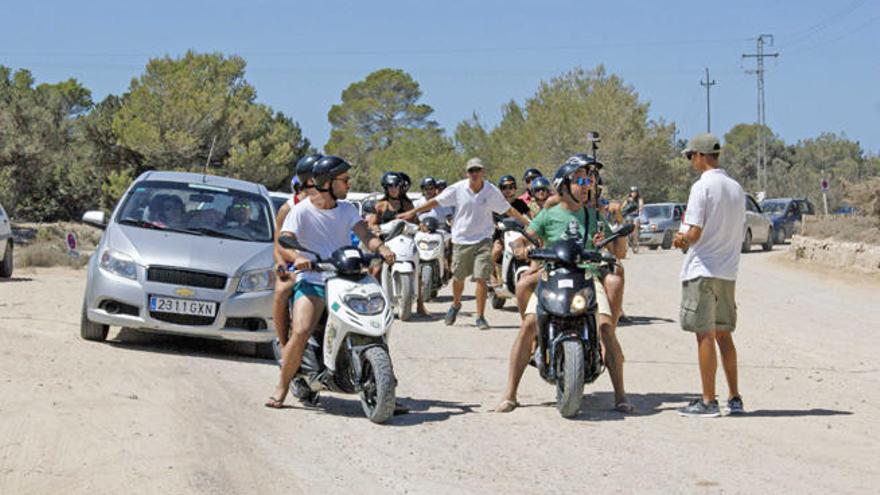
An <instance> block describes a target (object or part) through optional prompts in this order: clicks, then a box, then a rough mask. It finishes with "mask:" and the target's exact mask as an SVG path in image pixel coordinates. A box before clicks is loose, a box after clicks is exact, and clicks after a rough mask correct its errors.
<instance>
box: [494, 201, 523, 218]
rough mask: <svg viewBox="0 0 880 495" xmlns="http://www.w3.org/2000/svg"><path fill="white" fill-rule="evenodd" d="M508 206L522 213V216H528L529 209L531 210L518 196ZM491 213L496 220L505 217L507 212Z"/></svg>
mask: <svg viewBox="0 0 880 495" xmlns="http://www.w3.org/2000/svg"><path fill="white" fill-rule="evenodd" d="M510 206H511V208H513V209H514V210H516V211H518V212H520V213H522V214H523V215H524V216H529V211H531V210H529V205H527V204H526V202H525V201H523V200H521V199H519V198H516V199H514V200H513V201H511V202H510ZM492 215H494V217H495V221H496V222H498V221H500V220H501V219H503V218H507V213H502V214H498V213H493V214H492Z"/></svg>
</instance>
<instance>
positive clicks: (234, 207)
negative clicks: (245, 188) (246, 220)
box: [232, 203, 251, 210]
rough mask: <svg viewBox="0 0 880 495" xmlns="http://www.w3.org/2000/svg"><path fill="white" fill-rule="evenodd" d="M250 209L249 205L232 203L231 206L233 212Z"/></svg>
mask: <svg viewBox="0 0 880 495" xmlns="http://www.w3.org/2000/svg"><path fill="white" fill-rule="evenodd" d="M250 207H251V205H249V204H247V203H233V205H232V209H234V210H242V209H245V208H250Z"/></svg>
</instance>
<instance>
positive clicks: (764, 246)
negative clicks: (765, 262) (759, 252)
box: [761, 227, 776, 251]
mask: <svg viewBox="0 0 880 495" xmlns="http://www.w3.org/2000/svg"><path fill="white" fill-rule="evenodd" d="M774 237H776V235H775V234H774V233H773V227H770V230H768V231H767V242H765V243H764V244H761V249H763V250H764V251H771V250H773V238H774Z"/></svg>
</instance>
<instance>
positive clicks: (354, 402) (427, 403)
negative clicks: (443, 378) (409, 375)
mask: <svg viewBox="0 0 880 495" xmlns="http://www.w3.org/2000/svg"><path fill="white" fill-rule="evenodd" d="M397 404H398V405H399V406H403V407H404V408H406V409H407V410H408V412H406V413H403V414H395V416H394V417H393V418H392V419H391V421H389V423H388V425H389V426H416V425H420V424H422V423H435V422H440V421H446V420H447V419H449V418H451V417H453V416H460V415H462V414H467V413H472V412H475V411H474V408H476V407H480V405H479V404H462V403H461V402H451V401H442V400H432V399H414V398H412V397H398V398H397ZM290 408H291V409H303V410H309V411H315V412H318V413H321V414H330V415H333V416H344V417H349V418H356V417H363V416H364V410H363V408H362V407H361V403H360V400H359V399H348V398H343V397H340V396H338V395H330V394H327V393H322V395H321V396H320V401H319V403H318V405H317V406H316V407H307V406H303V405H302V404H299V403H296V404H294V405H291V406H290Z"/></svg>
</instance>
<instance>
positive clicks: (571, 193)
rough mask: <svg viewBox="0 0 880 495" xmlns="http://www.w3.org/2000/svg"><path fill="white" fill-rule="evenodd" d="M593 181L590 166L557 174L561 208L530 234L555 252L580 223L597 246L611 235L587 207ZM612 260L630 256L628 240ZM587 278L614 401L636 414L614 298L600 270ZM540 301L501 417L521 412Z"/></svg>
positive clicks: (615, 246)
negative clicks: (629, 395) (610, 297)
mask: <svg viewBox="0 0 880 495" xmlns="http://www.w3.org/2000/svg"><path fill="white" fill-rule="evenodd" d="M591 182H592V181H591V178H590V177H589V175H588V174H587V167H586V164H584V163H581V162H578V161H576V160H571V161H568V162H566V163H565V164H563V165H562V166H561V167H560V168H559V170H557V171H556V176H555V177H554V180H553V183H554V185H555V187H556V191H557V193H558V195H559V199H560V201H559V204H557V205H556V206H553V207H552V208H545V209H544V210H542V211H541V212H540V213H539V214H538V215H537V216H536V217H535V218H534V220H532V222H531V224H529V228H528V233H529V234H530V236H531V237H532V238H535V237H537V238H539V239H540V240H541V242H542V243H543V244H544V245H546V246H550V245H552V244H553V243H555V242H557V241H558V240H559V239H560V238H561V237H562V235H563V234H564V233H565V231H566V230H567V229H568V226H569V224H570V223H571V221H572V220H574V221H575V222H576V223H577V225H578V227H579V229H580V232H581V235H585V236H586V238H588V239H592V241H593V244H594V245H596V244H598V243H600V242H601V241H602V239H604V238H605V236H606V235H610V234H611V230H610V229H609V228H608V226H607V224H605V225H604V228H603V229H602V230H601V231H600V230H599V228H598V227H599V222H598V219H599V214H598V212H597V211H596V210H595V209H594V208H588V207H585V204H586V201H587V196H588V191H590V186H591V185H592V184H591ZM518 242H519V244H518V245H517V246H515V249H516V251H517V254H518V255H519V256H524V255H525V253H524V250H525V249H526V248H525V245H526V243H527V242H528V241H527V240H526V239H521V240H520V241H518ZM609 247H610V250H611V252H612V254H614V256H616V257H620V256H622V255H623V254H625V253H626V240H625V239H617V240H616V241H614V242H613V243H611V245H610V246H609ZM585 268H587V273H588V274H591V275H592V276H593V277H595V278H596V281H597V283H596V284H595V290H596V302H597V304H598V307H599V309H598V313H599V315H598V323H599V333H600V335H601V338H602V344H603V346H604V347H605V362H606V364H607V366H608V372H609V374H610V375H611V383H612V385H613V386H614V399H615V407H616V409H618V410H620V411H622V412H632V406H631V405H630V404H629V402H628V401H627V399H626V392H625V391H624V387H623V352H622V351H621V349H620V343H619V342H618V341H617V335H616V334H615V331H614V330H615V329H614V325H612V318H611V314H612V313H611V308H610V306H609V304H608V298H607V297H606V295H605V290H604V288H603V286H602V283H601V281H600V280H599V277H600V276H601V274H600V272H599V268H598V267H597V266H595V265H587V266H585ZM536 309H537V297H536V296H535V295H534V294H532V295H531V297H530V298H529V302H528V305H527V306H526V309H525V315H524V317H523V321H522V325H521V326H520V330H519V334H518V335H517V337H516V341H514V343H513V348H512V349H511V351H510V367H509V372H508V380H507V390H506V391H505V392H504V396H503V397H502V400H501V403H500V404H498V406H497V407H496V408H495V411H496V412H510V411H513V410H514V409H516V407H517V406H518V405H519V403H518V402H517V401H516V391H517V388H519V382H520V380H521V379H522V374H523V372H524V371H525V368H526V366H527V365H528V362H529V356H530V354H531V353H532V345H533V343H534V341H535V337H536V335H537V332H538V319H537V316H536Z"/></svg>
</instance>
